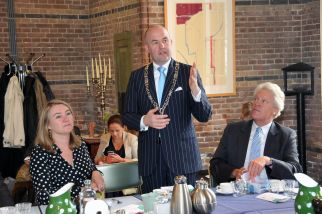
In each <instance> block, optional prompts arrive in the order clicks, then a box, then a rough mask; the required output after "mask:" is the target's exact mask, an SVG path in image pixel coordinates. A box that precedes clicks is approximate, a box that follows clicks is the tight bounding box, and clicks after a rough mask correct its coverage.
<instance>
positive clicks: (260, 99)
mask: <svg viewBox="0 0 322 214" xmlns="http://www.w3.org/2000/svg"><path fill="white" fill-rule="evenodd" d="M253 103H260V104H269V103H270V101H268V100H266V99H264V98H261V97H255V98H254V100H253Z"/></svg>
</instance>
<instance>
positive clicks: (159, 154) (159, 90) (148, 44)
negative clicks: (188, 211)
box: [123, 25, 212, 192]
mask: <svg viewBox="0 0 322 214" xmlns="http://www.w3.org/2000/svg"><path fill="white" fill-rule="evenodd" d="M144 43H145V48H146V50H147V51H148V53H149V54H150V56H151V58H152V61H153V63H151V64H149V65H146V66H144V67H142V68H140V69H138V70H136V71H134V72H132V74H131V77H130V80H129V84H128V88H127V92H126V96H125V106H124V115H123V120H124V124H126V125H127V126H128V128H129V129H134V130H138V131H140V133H139V137H138V141H139V143H138V159H139V171H140V174H141V176H142V179H143V186H142V191H143V192H151V191H152V190H153V189H155V188H160V187H161V186H168V185H173V184H174V177H175V176H176V175H185V176H186V177H187V180H188V183H189V184H194V182H195V180H196V173H197V172H198V171H199V170H200V169H201V159H200V152H199V147H198V143H197V139H196V133H195V129H194V126H193V123H192V115H193V116H194V117H195V118H196V119H197V120H198V121H200V122H207V121H208V120H209V118H210V117H211V114H212V112H211V106H210V104H209V102H208V99H207V96H206V94H205V90H204V88H203V86H202V82H201V79H200V76H199V75H198V72H197V69H196V66H195V64H194V65H193V66H190V65H186V64H183V63H180V62H177V61H175V60H174V59H172V58H171V45H172V41H171V39H170V36H169V33H168V31H167V30H166V29H165V28H164V27H162V26H160V25H154V26H151V27H150V28H149V29H148V30H147V31H146V33H145V38H144ZM162 81H163V83H164V87H163V83H162Z"/></svg>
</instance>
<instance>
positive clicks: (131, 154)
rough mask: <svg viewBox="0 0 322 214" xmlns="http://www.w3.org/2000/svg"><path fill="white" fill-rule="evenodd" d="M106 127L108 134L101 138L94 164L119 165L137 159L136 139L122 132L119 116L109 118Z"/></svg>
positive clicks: (122, 127)
mask: <svg viewBox="0 0 322 214" xmlns="http://www.w3.org/2000/svg"><path fill="white" fill-rule="evenodd" d="M107 127H108V133H107V134H104V135H102V136H101V139H100V145H99V148H98V150H97V154H96V157H95V163H96V164H104V163H119V162H126V161H131V160H133V159H137V148H138V138H137V136H135V135H133V134H131V133H128V132H126V131H125V130H124V125H123V123H122V119H121V116H120V115H113V116H111V117H110V118H109V120H108V122H107Z"/></svg>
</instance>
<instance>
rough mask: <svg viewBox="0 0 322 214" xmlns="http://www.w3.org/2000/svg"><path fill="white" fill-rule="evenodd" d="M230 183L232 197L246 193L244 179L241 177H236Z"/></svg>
mask: <svg viewBox="0 0 322 214" xmlns="http://www.w3.org/2000/svg"><path fill="white" fill-rule="evenodd" d="M230 183H231V186H232V188H233V191H234V194H233V196H234V197H240V196H243V195H246V193H247V183H246V181H244V180H243V179H238V180H235V181H231V182H230Z"/></svg>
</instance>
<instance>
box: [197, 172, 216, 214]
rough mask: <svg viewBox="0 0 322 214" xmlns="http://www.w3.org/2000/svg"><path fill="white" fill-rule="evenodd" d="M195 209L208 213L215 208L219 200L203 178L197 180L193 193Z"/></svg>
mask: <svg viewBox="0 0 322 214" xmlns="http://www.w3.org/2000/svg"><path fill="white" fill-rule="evenodd" d="M191 200H192V206H193V209H194V210H195V211H196V213H198V214H208V213H211V211H212V210H214V209H215V207H216V204H217V200H216V195H215V193H214V192H213V191H212V190H211V189H209V188H208V183H207V181H205V180H204V179H203V178H201V179H200V180H197V181H196V185H195V189H194V190H193V191H192V193H191Z"/></svg>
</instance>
